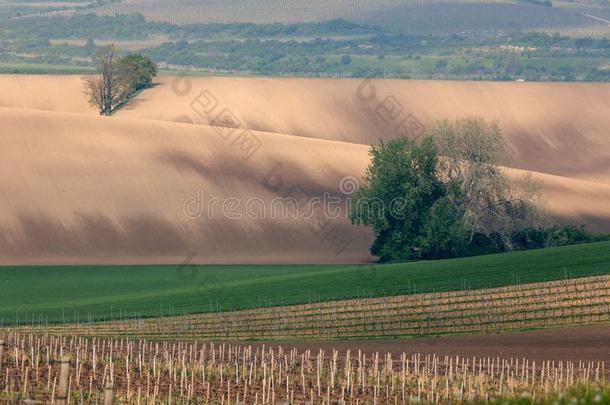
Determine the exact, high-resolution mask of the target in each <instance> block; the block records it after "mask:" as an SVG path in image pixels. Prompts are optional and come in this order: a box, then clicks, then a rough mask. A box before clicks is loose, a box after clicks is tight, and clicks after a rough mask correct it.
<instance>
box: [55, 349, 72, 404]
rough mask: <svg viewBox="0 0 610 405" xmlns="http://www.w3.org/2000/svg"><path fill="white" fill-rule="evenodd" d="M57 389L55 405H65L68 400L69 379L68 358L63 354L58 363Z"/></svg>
mask: <svg viewBox="0 0 610 405" xmlns="http://www.w3.org/2000/svg"><path fill="white" fill-rule="evenodd" d="M60 364H61V371H60V374H59V387H58V388H57V405H66V403H67V400H68V379H69V377H70V356H68V355H67V354H65V355H64V356H63V357H62V358H61V361H60Z"/></svg>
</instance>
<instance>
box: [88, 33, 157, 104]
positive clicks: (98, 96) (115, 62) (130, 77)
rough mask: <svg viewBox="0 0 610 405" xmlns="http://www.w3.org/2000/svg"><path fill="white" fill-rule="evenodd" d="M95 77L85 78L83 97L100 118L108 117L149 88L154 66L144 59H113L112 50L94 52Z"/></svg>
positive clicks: (137, 57) (114, 53) (154, 73)
mask: <svg viewBox="0 0 610 405" xmlns="http://www.w3.org/2000/svg"><path fill="white" fill-rule="evenodd" d="M96 61H97V74H96V75H93V76H89V77H86V78H85V94H86V95H87V97H88V98H89V103H90V104H91V105H92V106H95V107H97V108H98V109H99V111H100V114H101V115H110V114H111V113H112V112H113V111H114V110H115V109H116V108H117V106H119V105H121V104H122V103H124V102H125V101H127V100H128V99H129V98H130V97H131V96H132V95H133V94H134V93H135V92H137V91H140V90H142V89H145V88H147V87H149V86H150V85H151V84H152V78H153V77H154V76H156V74H157V66H156V65H155V63H154V62H153V61H152V60H151V59H150V58H148V57H146V56H143V55H139V54H136V55H126V56H122V57H118V58H117V56H116V51H115V49H114V46H112V45H110V46H104V47H101V48H99V49H98V50H97V52H96Z"/></svg>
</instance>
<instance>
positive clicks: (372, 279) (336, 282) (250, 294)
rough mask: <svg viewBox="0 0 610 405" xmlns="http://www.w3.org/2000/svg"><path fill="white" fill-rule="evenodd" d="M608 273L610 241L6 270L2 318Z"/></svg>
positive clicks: (0, 279) (255, 302) (207, 306)
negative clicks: (441, 257) (407, 258)
mask: <svg viewBox="0 0 610 405" xmlns="http://www.w3.org/2000/svg"><path fill="white" fill-rule="evenodd" d="M608 273H610V242H603V243H596V244H588V245H579V246H569V247H564V248H557V249H546V250H535V251H528V252H516V253H510V254H500V255H490V256H481V257H474V258H466V259H458V260H446V261H437V262H419V263H409V264H395V265H328V266H246V265H241V266H238V265H235V266H64V267H52V266H48V267H35V266H33V267H3V268H0V286H1V291H2V294H0V318H2V322H4V324H6V323H8V322H12V321H13V320H14V319H15V317H16V316H17V311H18V313H19V315H18V316H19V319H20V320H23V319H24V318H26V317H29V319H30V320H31V319H32V316H33V314H36V315H35V317H36V319H39V317H40V314H43V317H46V316H48V317H49V319H50V320H51V321H53V320H54V321H57V320H61V319H62V317H63V316H64V315H63V314H65V317H66V318H73V317H74V314H75V311H78V312H76V313H79V317H80V319H81V320H82V319H86V318H88V314H91V315H92V316H93V317H94V319H105V318H108V317H110V316H111V312H112V315H113V316H114V318H117V316H118V314H119V311H121V312H122V313H123V314H124V313H125V312H124V311H127V312H128V314H129V315H130V316H133V314H134V312H137V313H139V314H141V315H143V316H156V315H159V314H160V312H161V311H163V314H164V315H167V314H168V310H169V308H173V309H172V311H173V314H181V313H183V312H189V313H194V312H205V311H209V310H216V309H219V308H220V307H222V309H229V308H252V307H257V306H259V305H279V304H295V303H306V302H309V301H311V300H331V299H342V298H353V297H357V296H362V295H366V296H382V295H396V294H405V293H413V292H426V291H449V290H460V289H464V288H476V289H478V288H486V287H497V286H503V285H509V284H515V283H529V282H537V281H547V280H554V279H560V278H564V277H566V276H569V277H580V276H588V275H598V274H608ZM170 306H171V307H170ZM26 313H28V314H29V315H26Z"/></svg>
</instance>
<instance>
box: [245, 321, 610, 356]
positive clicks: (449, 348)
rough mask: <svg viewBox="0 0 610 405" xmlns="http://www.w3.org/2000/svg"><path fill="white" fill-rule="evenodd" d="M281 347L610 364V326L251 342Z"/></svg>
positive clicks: (256, 344) (253, 344) (255, 344)
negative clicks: (364, 338)
mask: <svg viewBox="0 0 610 405" xmlns="http://www.w3.org/2000/svg"><path fill="white" fill-rule="evenodd" d="M263 344H264V345H266V346H282V347H284V348H292V347H294V348H297V349H299V350H306V349H311V350H313V351H318V350H319V349H323V350H326V351H332V350H333V349H335V350H339V351H340V352H342V353H344V352H345V351H346V350H348V349H349V350H351V352H352V353H354V352H356V353H357V351H358V350H362V351H363V352H365V353H375V352H379V353H384V352H391V353H393V354H395V355H397V356H399V355H400V354H401V353H407V354H415V353H421V354H423V355H426V354H437V355H440V356H445V355H447V356H456V355H458V356H460V357H464V356H465V357H472V356H476V357H501V358H506V359H509V358H527V359H530V360H535V361H543V360H544V361H546V360H554V361H574V362H579V361H584V362H588V361H594V362H597V361H604V362H606V363H607V364H610V325H600V326H584V327H575V328H561V329H545V330H538V331H528V332H518V333H506V334H492V335H480V336H443V337H427V338H414V339H396V340H369V341H332V342H272V343H269V342H267V343H263V342H256V343H252V344H251V345H252V346H262V345H263ZM248 345H250V343H248Z"/></svg>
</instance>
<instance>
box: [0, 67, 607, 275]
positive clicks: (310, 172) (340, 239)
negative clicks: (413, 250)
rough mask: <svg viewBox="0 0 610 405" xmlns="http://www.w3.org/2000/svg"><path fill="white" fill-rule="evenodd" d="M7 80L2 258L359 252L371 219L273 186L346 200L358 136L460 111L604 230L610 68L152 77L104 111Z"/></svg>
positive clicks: (577, 218)
mask: <svg viewBox="0 0 610 405" xmlns="http://www.w3.org/2000/svg"><path fill="white" fill-rule="evenodd" d="M0 90H1V91H0V153H1V156H0V157H1V159H0V173H2V176H1V177H0V263H2V264H9V263H180V262H182V261H184V260H191V261H193V262H201V263H237V262H242V263H243V262H247V263H270V262H277V263H279V262H283V263H313V262H316V263H320V262H361V261H365V260H368V259H370V256H369V254H368V246H369V245H370V243H371V241H372V237H371V234H370V232H369V231H368V230H366V229H364V228H357V227H353V226H352V225H350V224H349V223H348V222H347V221H346V220H345V219H341V217H340V216H337V218H332V217H331V218H328V217H327V216H325V215H323V213H322V212H320V209H319V208H320V207H319V206H317V207H309V208H311V209H310V210H307V209H305V210H303V209H302V208H303V207H300V208H299V209H297V211H298V212H296V213H295V212H293V210H292V207H286V206H285V205H282V204H283V203H282V202H281V197H286V196H291V197H294V198H296V199H297V200H300V201H303V200H308V199H310V198H312V197H323V196H327V197H334V198H336V197H341V200H342V201H345V198H346V197H347V195H348V193H346V190H345V184H344V183H342V180H343V182H345V181H346V179H347V180H351V179H350V178H349V176H353V177H355V178H359V177H360V176H361V175H362V174H363V172H364V169H365V168H366V165H367V162H368V155H367V150H368V147H367V145H368V144H370V143H373V142H375V141H376V140H377V139H378V138H379V137H383V138H389V137H392V136H396V135H397V134H406V135H410V136H418V135H419V134H420V133H421V130H422V129H423V128H424V127H425V126H428V125H431V124H432V123H433V122H434V121H435V120H438V119H442V118H453V117H459V116H464V115H480V116H483V117H485V118H487V119H497V120H498V121H499V122H500V124H501V126H502V127H503V129H504V130H505V134H506V137H507V143H508V145H509V151H510V155H511V156H510V157H509V158H510V162H511V166H513V167H514V168H517V169H520V170H513V171H512V173H514V174H515V175H520V174H522V173H523V170H528V171H534V172H535V173H534V175H535V176H536V177H537V178H539V179H540V180H541V182H542V185H543V193H544V195H545V198H546V200H547V204H548V207H549V209H550V210H551V211H552V212H553V213H554V214H556V215H557V216H558V217H561V218H564V219H566V220H569V221H571V222H574V223H586V224H588V225H589V226H590V227H591V228H592V229H594V230H606V231H608V230H610V132H609V131H610V85H604V84H546V83H545V84H542V83H540V84H533V83H485V82H476V83H473V82H434V81H429V82H423V81H395V80H388V81H384V80H380V81H374V82H368V81H361V80H334V79H333V80H324V79H311V80H310V79H268V78H247V79H246V78H243V79H241V78H188V79H187V78H172V77H162V78H159V79H158V83H157V85H156V86H155V87H154V88H152V89H150V90H147V91H145V92H144V93H142V94H141V95H139V96H138V97H137V98H136V99H134V100H133V101H132V102H131V103H129V104H128V105H127V106H126V107H125V108H124V109H123V110H121V111H120V112H118V113H117V114H115V115H114V116H112V117H99V116H98V115H97V114H96V113H95V111H94V110H92V109H91V108H89V107H88V106H87V104H86V102H85V100H84V97H83V95H82V80H81V79H80V78H78V77H71V76H40V77H36V76H0ZM342 184H343V186H344V187H341V185H342ZM278 201H279V202H278ZM274 204H275V205H274ZM278 204H279V205H278ZM261 207H263V208H261ZM309 211H311V212H309Z"/></svg>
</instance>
